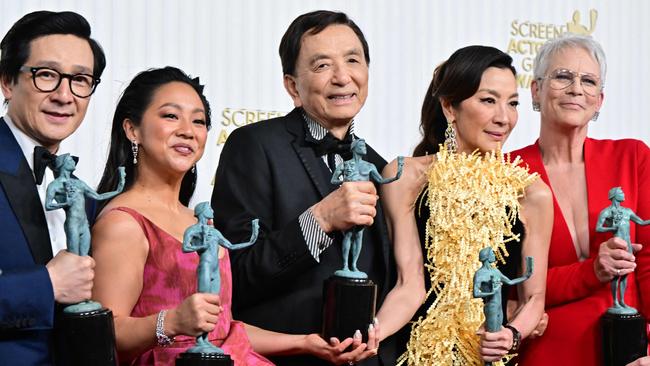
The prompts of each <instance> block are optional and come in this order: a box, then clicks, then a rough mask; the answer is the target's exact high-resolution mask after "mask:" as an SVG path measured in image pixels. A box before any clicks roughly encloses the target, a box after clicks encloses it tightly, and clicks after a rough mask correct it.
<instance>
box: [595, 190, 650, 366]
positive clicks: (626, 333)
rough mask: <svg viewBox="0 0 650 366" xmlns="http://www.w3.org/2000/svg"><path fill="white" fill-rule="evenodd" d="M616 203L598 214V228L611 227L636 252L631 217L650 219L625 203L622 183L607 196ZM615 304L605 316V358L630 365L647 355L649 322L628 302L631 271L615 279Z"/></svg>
mask: <svg viewBox="0 0 650 366" xmlns="http://www.w3.org/2000/svg"><path fill="white" fill-rule="evenodd" d="M607 198H608V199H609V200H611V201H612V204H611V205H610V206H608V207H606V208H605V209H604V210H602V211H601V212H600V215H598V222H597V223H596V231H597V232H601V233H602V232H607V231H611V232H613V233H614V237H616V238H621V239H623V240H625V241H626V242H627V251H628V252H630V253H632V244H631V243H630V220H632V221H634V222H635V223H637V224H638V225H648V224H650V220H646V221H643V220H641V219H640V218H639V217H638V216H637V215H636V214H635V213H634V212H633V211H632V210H630V209H629V208H627V207H623V206H621V202H623V201H624V200H625V194H624V193H623V190H622V189H621V187H614V188H612V189H610V190H609V194H608V197H607ZM611 287H612V299H613V300H614V305H613V306H612V307H610V308H609V309H607V312H606V313H605V314H604V315H603V316H602V317H601V327H602V330H603V350H604V354H603V356H604V357H603V360H604V361H605V365H606V366H618V365H622V366H624V365H627V364H628V363H630V362H632V361H634V360H636V359H637V358H640V357H642V356H645V355H646V352H647V348H648V339H647V336H646V322H645V319H643V317H642V316H641V315H640V314H639V312H638V311H637V310H636V309H635V308H633V307H631V306H628V305H627V304H625V287H627V274H625V275H622V276H615V277H614V278H613V279H612V281H611Z"/></svg>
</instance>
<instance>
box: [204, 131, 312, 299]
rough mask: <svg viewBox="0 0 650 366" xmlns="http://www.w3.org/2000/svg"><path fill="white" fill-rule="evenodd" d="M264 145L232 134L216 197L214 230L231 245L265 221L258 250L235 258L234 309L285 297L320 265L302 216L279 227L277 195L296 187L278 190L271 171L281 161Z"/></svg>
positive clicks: (223, 157) (224, 153)
mask: <svg viewBox="0 0 650 366" xmlns="http://www.w3.org/2000/svg"><path fill="white" fill-rule="evenodd" d="M251 127H252V126H251ZM258 131H259V130H258ZM264 138H268V136H265V137H264ZM261 139H262V137H260V136H256V135H255V134H254V133H251V129H249V128H239V129H237V130H235V131H233V133H232V134H231V135H230V136H229V137H228V140H227V142H226V144H225V146H224V148H223V151H222V152H221V156H220V159H219V167H218V168H217V173H216V176H215V182H214V190H213V192H212V207H213V208H214V212H215V216H214V225H215V227H216V228H217V229H218V230H220V231H221V232H222V234H223V235H224V236H225V237H226V238H227V239H228V240H230V241H231V242H241V241H246V240H248V238H249V237H250V234H251V224H250V223H251V220H252V219H255V218H259V220H260V232H259V236H258V239H257V241H256V242H255V244H254V245H252V246H250V247H247V248H245V249H241V250H236V251H231V252H230V253H231V262H232V276H233V304H234V306H235V307H246V306H247V305H251V304H254V303H255V302H256V301H257V300H259V299H262V298H268V297H270V296H273V295H274V294H277V293H279V292H282V291H283V289H286V288H287V283H289V282H290V281H291V279H292V278H295V277H296V276H298V275H299V274H301V273H302V272H304V271H305V270H306V269H307V268H310V267H312V266H315V265H316V264H317V262H316V261H315V259H314V258H313V257H312V255H311V253H310V252H309V250H308V248H307V244H306V243H305V239H304V237H303V234H302V231H301V229H300V225H299V223H298V216H299V215H300V212H299V213H297V214H296V216H295V217H293V218H289V220H288V221H285V222H284V224H282V223H280V222H278V221H280V219H279V218H278V217H277V213H276V210H277V208H275V207H274V199H275V198H276V197H275V194H274V192H275V191H276V190H277V189H283V190H287V189H291V187H276V186H275V185H276V180H275V179H274V177H273V175H274V170H273V169H272V168H271V167H272V165H274V164H276V165H279V166H280V167H281V166H282V161H271V157H270V156H269V154H270V153H271V152H270V151H267V149H265V147H264V146H263V145H262V143H261ZM285 143H287V144H288V142H285Z"/></svg>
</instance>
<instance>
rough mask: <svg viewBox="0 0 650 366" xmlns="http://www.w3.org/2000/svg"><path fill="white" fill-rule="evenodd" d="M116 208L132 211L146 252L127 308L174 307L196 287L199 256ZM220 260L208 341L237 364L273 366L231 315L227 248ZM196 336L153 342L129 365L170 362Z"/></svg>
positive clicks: (146, 311)
mask: <svg viewBox="0 0 650 366" xmlns="http://www.w3.org/2000/svg"><path fill="white" fill-rule="evenodd" d="M115 210H119V211H123V212H126V213H128V214H130V215H131V216H132V217H133V218H134V219H135V220H136V221H137V222H138V223H139V224H140V226H141V227H142V231H144V234H145V237H146V238H147V241H148V242H149V254H148V256H147V261H146V263H145V266H144V273H143V282H142V283H143V286H142V292H141V293H140V298H139V299H138V302H137V303H136V304H135V306H134V307H133V310H132V311H131V316H132V317H145V316H148V315H151V314H155V313H158V312H159V311H160V310H163V309H171V308H175V307H176V306H178V304H180V303H181V302H182V301H183V300H184V299H185V298H186V297H188V296H189V295H191V294H193V293H195V292H196V289H197V283H196V267H197V265H198V263H199V256H198V255H197V254H196V253H183V251H182V249H181V248H182V243H181V242H179V241H178V240H177V239H176V238H175V237H173V236H171V235H170V234H168V233H167V232H166V231H164V230H162V229H161V228H159V227H158V226H156V225H155V224H154V223H152V222H151V221H149V219H147V218H146V217H144V216H142V215H141V214H140V213H138V212H137V211H135V210H133V209H130V208H127V207H118V208H115ZM224 252H225V254H224V256H223V257H222V258H220V259H219V273H220V274H221V291H220V293H219V295H220V297H221V306H222V307H223V312H222V313H221V315H219V320H218V321H217V324H216V327H215V329H214V330H213V331H212V332H210V334H209V339H210V341H211V342H212V343H213V344H215V345H216V346H218V347H221V349H223V350H224V351H225V352H226V353H227V354H229V355H230V357H231V358H232V359H233V361H234V362H235V365H236V366H244V365H264V366H266V365H273V363H271V361H269V360H267V359H266V358H264V357H262V356H260V355H258V354H257V353H255V352H254V351H253V348H252V346H251V344H250V341H249V340H248V336H247V335H246V331H245V329H244V324H243V323H241V322H238V321H234V320H233V319H232V313H231V310H230V305H231V303H232V276H231V273H230V259H229V256H228V251H227V250H224ZM194 341H195V337H188V336H177V337H176V339H175V342H174V344H172V345H171V346H169V347H159V346H158V347H155V348H152V349H150V350H148V351H146V352H144V353H143V354H142V355H140V356H139V357H138V358H137V359H136V360H135V361H134V362H133V363H132V365H156V366H159V365H169V366H173V365H174V363H175V360H176V356H178V354H180V353H182V352H183V351H185V350H186V349H188V348H189V347H191V346H193V345H194Z"/></svg>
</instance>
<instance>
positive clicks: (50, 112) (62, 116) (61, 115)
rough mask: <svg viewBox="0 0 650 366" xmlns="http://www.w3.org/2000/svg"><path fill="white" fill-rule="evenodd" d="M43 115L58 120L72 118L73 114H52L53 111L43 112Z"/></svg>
mask: <svg viewBox="0 0 650 366" xmlns="http://www.w3.org/2000/svg"><path fill="white" fill-rule="evenodd" d="M43 113H45V114H48V115H50V116H53V117H57V118H65V117H70V116H72V114H71V113H59V112H52V111H43Z"/></svg>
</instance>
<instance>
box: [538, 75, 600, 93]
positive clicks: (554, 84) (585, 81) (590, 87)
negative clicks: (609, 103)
mask: <svg viewBox="0 0 650 366" xmlns="http://www.w3.org/2000/svg"><path fill="white" fill-rule="evenodd" d="M540 79H548V81H549V82H548V85H549V86H550V87H551V88H552V89H555V90H562V89H566V88H568V87H570V86H571V85H573V83H575V81H576V80H577V79H579V80H580V86H582V90H583V91H584V93H585V94H587V95H589V96H592V97H595V96H596V95H598V94H599V93H600V91H601V90H602V84H601V82H600V78H599V77H598V76H596V75H594V74H589V73H582V72H575V71H572V70H568V69H555V70H553V71H552V72H551V73H550V74H548V76H545V77H543V78H540Z"/></svg>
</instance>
